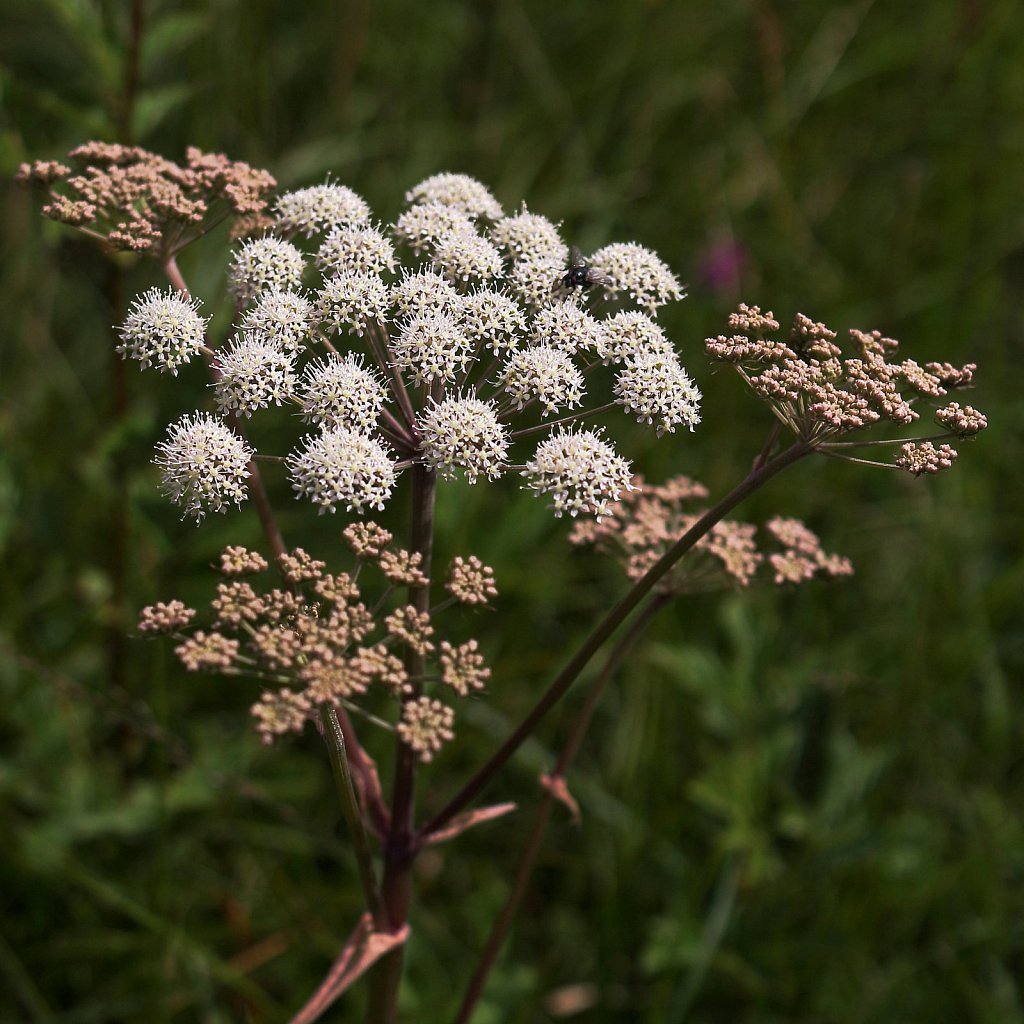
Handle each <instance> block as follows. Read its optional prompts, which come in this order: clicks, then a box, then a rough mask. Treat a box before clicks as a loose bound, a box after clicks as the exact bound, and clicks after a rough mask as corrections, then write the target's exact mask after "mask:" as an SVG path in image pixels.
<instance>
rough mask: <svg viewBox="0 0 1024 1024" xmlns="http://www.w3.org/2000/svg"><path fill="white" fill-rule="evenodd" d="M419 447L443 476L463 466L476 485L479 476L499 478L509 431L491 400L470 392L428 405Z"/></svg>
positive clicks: (420, 425)
mask: <svg viewBox="0 0 1024 1024" xmlns="http://www.w3.org/2000/svg"><path fill="white" fill-rule="evenodd" d="M416 426H417V429H418V430H419V432H420V438H421V441H420V446H421V448H422V450H423V455H424V457H425V458H426V461H427V463H428V464H429V465H430V466H431V468H433V469H435V470H436V471H437V473H438V475H439V476H440V477H442V478H443V479H451V478H452V477H454V476H455V475H456V470H457V469H461V470H462V471H463V472H464V474H465V476H466V479H467V480H468V481H469V482H470V483H471V484H474V483H476V481H477V478H478V477H480V476H486V477H488V478H489V479H491V480H497V479H498V477H499V476H501V473H502V469H503V468H504V465H505V462H506V456H507V454H508V446H509V439H508V431H507V430H506V428H505V427H503V426H502V425H501V423H499V422H498V415H497V411H496V410H495V408H494V406H493V405H492V404H491V403H490V402H482V401H480V399H478V398H477V397H476V395H475V394H471V395H469V396H468V397H466V398H462V397H458V398H447V399H445V400H444V401H442V402H435V403H434V404H433V405H431V406H428V407H427V408H426V409H425V410H424V411H423V413H422V415H421V416H420V418H419V419H418V420H417V423H416Z"/></svg>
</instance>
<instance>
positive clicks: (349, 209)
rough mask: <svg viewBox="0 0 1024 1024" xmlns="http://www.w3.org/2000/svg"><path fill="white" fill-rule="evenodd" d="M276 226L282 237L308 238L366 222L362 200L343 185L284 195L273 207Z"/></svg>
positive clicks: (325, 185)
mask: <svg viewBox="0 0 1024 1024" xmlns="http://www.w3.org/2000/svg"><path fill="white" fill-rule="evenodd" d="M274 213H275V216H276V220H277V224H278V227H279V228H280V229H281V231H283V232H284V233H285V234H296V235H305V237H306V238H312V236H313V235H315V234H317V233H318V232H320V231H330V230H332V229H333V228H341V227H361V226H363V225H366V224H369V223H370V208H369V206H367V205H366V200H364V199H363V198H362V196H359V195H357V194H356V193H355V192H353V191H352V189H350V188H347V187H346V186H344V185H333V184H331V182H329V181H328V182H325V183H324V184H323V185H312V186H311V187H310V188H300V189H297V190H296V191H294V192H286V193H285V194H284V195H283V196H281V198H280V199H278V201H277V205H276V206H275V207H274Z"/></svg>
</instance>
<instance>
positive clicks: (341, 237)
mask: <svg viewBox="0 0 1024 1024" xmlns="http://www.w3.org/2000/svg"><path fill="white" fill-rule="evenodd" d="M316 265H317V267H319V269H320V270H322V271H324V273H325V274H339V273H341V272H342V271H343V270H361V271H363V272H364V273H368V274H379V273H381V272H382V271H385V270H394V269H395V249H394V246H393V245H392V244H391V241H390V239H388V238H385V237H384V235H382V234H381V233H380V231H378V230H377V229H376V228H372V227H369V226H367V227H355V228H335V229H334V230H333V231H332V232H331V233H330V234H329V235H328V236H327V238H325V239H324V243H323V245H321V246H320V250H319V251H318V252H317V254H316Z"/></svg>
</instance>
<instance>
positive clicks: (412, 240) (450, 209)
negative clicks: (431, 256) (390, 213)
mask: <svg viewBox="0 0 1024 1024" xmlns="http://www.w3.org/2000/svg"><path fill="white" fill-rule="evenodd" d="M391 230H392V233H393V234H394V235H395V237H396V238H398V239H401V241H403V242H405V243H406V244H407V245H408V246H409V248H410V249H412V251H413V252H414V253H415V254H416V255H417V256H419V255H420V254H421V253H422V252H423V251H424V250H426V249H429V248H430V247H431V246H432V245H434V244H435V243H436V242H438V241H440V240H441V239H442V238H444V236H445V235H450V234H452V233H453V232H459V231H473V230H474V228H473V220H472V218H471V217H470V216H469V214H467V213H463V211H462V210H460V209H458V208H457V207H454V206H448V205H446V204H444V203H418V204H417V205H416V206H411V207H409V209H408V210H406V211H405V213H403V214H402V215H401V216H400V217H399V218H398V220H397V221H396V222H395V224H394V225H393V226H392V229H391Z"/></svg>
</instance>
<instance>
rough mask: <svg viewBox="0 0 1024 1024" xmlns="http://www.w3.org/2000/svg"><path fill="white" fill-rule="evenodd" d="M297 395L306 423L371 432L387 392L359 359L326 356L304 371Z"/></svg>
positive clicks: (355, 357) (351, 355) (357, 357)
mask: <svg viewBox="0 0 1024 1024" xmlns="http://www.w3.org/2000/svg"><path fill="white" fill-rule="evenodd" d="M299 394H300V397H301V399H302V415H303V418H304V419H305V420H306V422H307V423H317V424H323V425H325V426H328V427H335V426H342V427H350V428H352V429H358V430H365V431H370V430H373V428H374V426H376V423H377V417H378V416H379V415H380V411H381V409H382V408H383V406H384V400H385V398H386V397H387V391H386V389H385V387H384V384H383V383H382V382H381V380H380V378H379V377H378V376H377V375H376V374H375V373H373V371H371V370H367V369H366V368H365V367H364V366H363V365H362V359H361V357H360V356H358V355H353V354H351V353H350V354H349V355H347V356H345V357H344V358H341V357H340V356H337V355H333V354H331V355H328V356H327V357H326V358H324V359H318V360H316V361H314V362H312V363H310V364H309V365H308V366H307V367H306V371H305V373H304V374H303V376H302V382H301V386H300V388H299Z"/></svg>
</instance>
